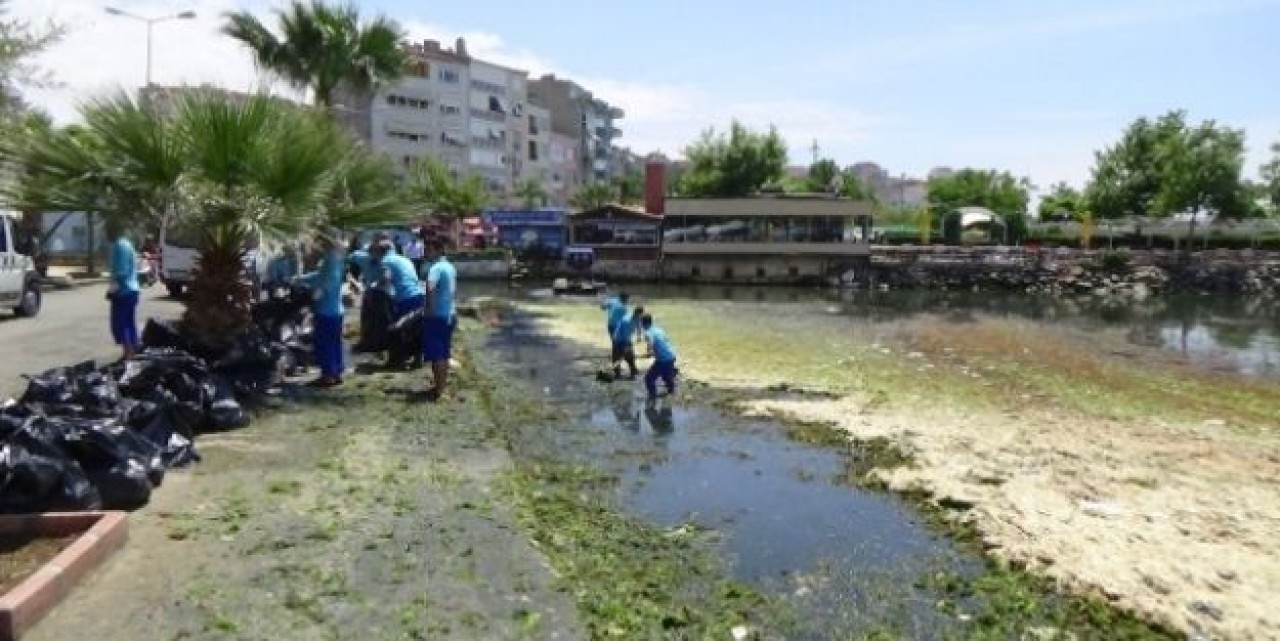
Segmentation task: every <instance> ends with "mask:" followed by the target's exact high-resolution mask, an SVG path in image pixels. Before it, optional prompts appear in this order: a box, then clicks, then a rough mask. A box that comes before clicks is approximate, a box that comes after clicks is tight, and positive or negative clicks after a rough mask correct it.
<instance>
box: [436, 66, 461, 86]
mask: <svg viewBox="0 0 1280 641" xmlns="http://www.w3.org/2000/svg"><path fill="white" fill-rule="evenodd" d="M438 77H439V78H440V82H447V83H450V84H457V82H458V72H457V71H454V70H453V69H441V70H440V74H439V76H438Z"/></svg>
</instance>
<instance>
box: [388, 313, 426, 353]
mask: <svg viewBox="0 0 1280 641" xmlns="http://www.w3.org/2000/svg"><path fill="white" fill-rule="evenodd" d="M425 322H426V312H425V311H423V310H422V309H415V310H413V311H412V312H409V313H408V314H405V315H404V316H401V317H400V318H399V319H397V320H396V322H394V323H392V324H391V326H390V327H388V328H387V340H388V346H387V355H388V358H387V360H388V361H389V362H390V363H392V364H400V363H406V362H408V361H410V360H413V359H416V358H418V357H419V356H421V355H422V326H423V324H424V323H425Z"/></svg>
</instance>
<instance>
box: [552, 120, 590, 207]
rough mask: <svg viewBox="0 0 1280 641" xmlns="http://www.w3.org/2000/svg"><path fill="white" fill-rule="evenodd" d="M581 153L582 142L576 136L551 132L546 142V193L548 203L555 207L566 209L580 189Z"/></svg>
mask: <svg viewBox="0 0 1280 641" xmlns="http://www.w3.org/2000/svg"><path fill="white" fill-rule="evenodd" d="M581 153H582V141H581V140H579V139H578V138H577V137H576V136H570V135H567V134H562V133H558V132H556V131H552V132H551V135H550V137H549V141H548V164H549V165H550V167H549V168H550V170H551V183H550V184H551V186H550V187H549V188H548V189H547V192H548V193H549V194H550V198H549V200H550V202H551V203H552V204H553V205H555V206H557V207H567V206H568V205H569V201H570V200H571V199H572V198H573V196H574V195H575V194H577V193H578V189H580V188H581V187H582V159H581V157H580V154H581Z"/></svg>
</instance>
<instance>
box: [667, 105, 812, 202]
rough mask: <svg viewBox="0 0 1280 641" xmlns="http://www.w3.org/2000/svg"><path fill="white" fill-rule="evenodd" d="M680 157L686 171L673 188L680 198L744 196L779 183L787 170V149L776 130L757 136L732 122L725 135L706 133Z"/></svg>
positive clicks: (710, 131) (713, 132)
mask: <svg viewBox="0 0 1280 641" xmlns="http://www.w3.org/2000/svg"><path fill="white" fill-rule="evenodd" d="M684 153H685V158H686V159H687V161H688V165H689V167H688V169H687V170H686V171H685V172H684V174H683V175H682V176H681V177H680V184H679V186H678V188H677V192H678V193H680V194H681V195H683V196H718V197H722V198H734V197H742V196H748V195H750V194H751V193H753V192H755V191H757V190H759V189H760V188H761V187H763V186H764V185H766V184H769V183H771V182H775V181H779V180H780V179H781V178H782V175H783V170H784V169H785V168H786V166H787V146H786V143H785V142H784V141H783V140H782V137H781V136H779V135H778V131H777V129H776V128H773V127H770V128H769V131H768V133H758V132H753V131H751V130H749V129H747V128H746V127H744V126H742V124H741V123H739V122H738V121H736V120H735V121H734V122H733V124H731V125H730V126H729V132H728V134H727V135H726V134H724V133H719V134H717V133H716V131H715V130H714V129H708V130H707V131H705V132H703V134H702V137H701V138H699V139H698V141H697V142H695V143H693V144H692V145H689V147H687V148H686V149H685V152H684Z"/></svg>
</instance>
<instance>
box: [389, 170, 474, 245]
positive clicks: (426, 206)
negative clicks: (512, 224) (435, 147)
mask: <svg viewBox="0 0 1280 641" xmlns="http://www.w3.org/2000/svg"><path fill="white" fill-rule="evenodd" d="M407 192H408V193H407V198H408V200H409V203H410V204H411V206H414V207H416V208H417V209H418V210H419V213H423V214H429V215H431V216H437V217H441V216H443V217H447V218H449V219H451V221H452V222H453V227H454V230H455V238H454V242H455V243H457V244H458V245H459V246H461V244H462V243H461V240H462V220H463V219H465V218H467V217H470V216H476V215H478V214H479V213H480V211H481V210H482V209H483V208H484V206H485V204H486V203H488V202H489V190H488V189H486V188H485V184H484V179H482V178H481V177H480V176H477V175H476V174H470V175H467V176H466V177H459V176H456V175H454V173H453V171H452V170H450V169H449V167H448V165H445V164H444V163H442V162H440V161H439V160H436V159H434V158H424V159H422V160H421V161H420V162H418V163H417V164H416V165H415V166H414V169H413V175H412V177H411V178H410V181H409V186H408V189H407Z"/></svg>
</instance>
